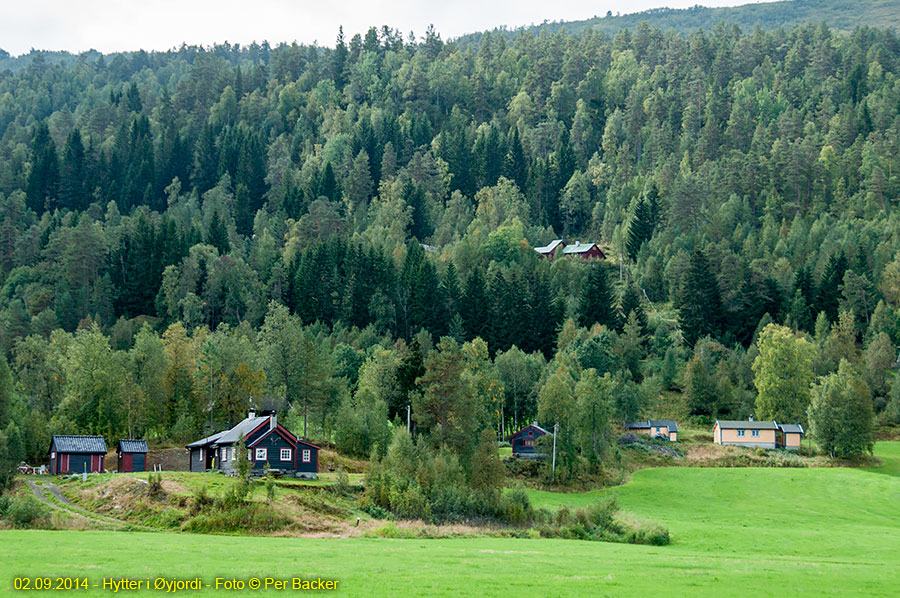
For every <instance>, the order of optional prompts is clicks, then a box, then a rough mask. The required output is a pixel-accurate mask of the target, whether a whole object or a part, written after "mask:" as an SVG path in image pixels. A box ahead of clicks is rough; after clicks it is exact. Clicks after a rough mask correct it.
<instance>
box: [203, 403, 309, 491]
mask: <svg viewBox="0 0 900 598" xmlns="http://www.w3.org/2000/svg"><path fill="white" fill-rule="evenodd" d="M242 439H243V442H244V445H245V446H246V447H247V459H248V460H249V461H250V462H251V463H252V468H251V475H262V473H263V470H264V469H265V466H266V464H267V463H268V464H269V469H270V470H271V471H272V472H274V473H276V474H278V475H283V476H289V477H303V478H313V479H315V478H317V477H318V472H319V447H317V446H316V445H314V444H311V443H309V442H307V441H305V440H301V439H299V438H297V437H296V436H295V435H294V434H292V433H291V432H290V431H288V430H287V429H286V428H285V427H284V426H282V425H281V424H279V423H278V418H277V414H276V413H275V412H274V411H264V412H262V413H261V414H260V415H256V413H255V412H253V411H251V412H250V413H249V414H248V415H247V417H246V418H245V419H244V420H243V421H241V422H240V423H238V424H237V425H236V426H234V427H233V428H230V429H228V430H223V431H222V432H218V433H217V434H213V435H212V436H207V437H206V438H203V439H201V440H198V441H196V442H192V443H191V444H189V445H187V446H186V447H185V448H186V449H187V450H188V455H189V458H190V470H191V471H209V470H212V471H219V472H222V473H225V474H228V475H235V474H236V473H237V454H238V445H239V443H240V442H241V440H242Z"/></svg>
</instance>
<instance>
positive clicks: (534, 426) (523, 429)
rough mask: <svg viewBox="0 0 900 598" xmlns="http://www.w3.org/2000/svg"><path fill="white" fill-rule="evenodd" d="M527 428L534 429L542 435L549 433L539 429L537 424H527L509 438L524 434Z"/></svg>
mask: <svg viewBox="0 0 900 598" xmlns="http://www.w3.org/2000/svg"><path fill="white" fill-rule="evenodd" d="M528 428H534V429H535V430H538V431H539V432H542V433H544V434H550V432H548V431H547V430H545V429H544V428H542V427H540V426H539V425H537V424H528V425H527V426H524V427H522V429H521V430H519V431H518V432H516V433H515V434H513V435H512V436H510V438H514V437H516V436H518V435H519V434H521V433H522V432H524V431H525V430H527V429H528Z"/></svg>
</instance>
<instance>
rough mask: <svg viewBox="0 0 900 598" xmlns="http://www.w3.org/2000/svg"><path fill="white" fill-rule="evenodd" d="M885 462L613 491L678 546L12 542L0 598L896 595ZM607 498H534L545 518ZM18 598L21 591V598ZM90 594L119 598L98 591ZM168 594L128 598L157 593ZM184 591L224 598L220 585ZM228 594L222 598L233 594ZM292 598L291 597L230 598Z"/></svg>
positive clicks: (42, 536)
mask: <svg viewBox="0 0 900 598" xmlns="http://www.w3.org/2000/svg"><path fill="white" fill-rule="evenodd" d="M876 454H877V455H879V456H880V457H881V458H882V459H883V461H884V465H883V466H882V467H880V468H871V469H869V470H861V469H848V468H812V469H774V468H759V469H756V468H733V469H724V468H723V469H713V468H705V469H701V468H684V467H681V468H661V469H648V470H642V471H638V472H636V473H635V474H634V475H633V477H632V480H631V481H630V482H629V483H628V484H626V485H625V486H622V487H619V488H616V489H614V491H615V492H616V494H617V496H618V497H619V502H620V504H621V506H622V507H623V508H624V509H625V510H626V511H628V512H629V513H630V514H632V515H633V516H634V517H637V518H643V519H648V520H653V521H658V522H660V523H663V524H665V525H666V526H668V527H669V529H670V531H671V533H672V536H673V544H672V545H670V546H665V547H650V546H632V545H623V544H606V543H598V542H583V541H567V540H543V539H537V540H524V539H523V540H516V539H496V538H475V539H447V540H386V539H296V538H261V537H234V536H200V535H186V534H179V535H176V534H164V533H124V532H95V531H91V532H53V531H4V532H0V593H4V594H5V593H6V592H3V591H2V590H5V589H7V590H8V589H12V583H13V577H14V576H15V575H30V576H36V575H42V576H43V575H47V576H58V575H71V576H79V575H80V576H85V575H86V576H88V577H89V578H90V580H91V583H98V582H101V581H102V578H103V577H104V576H115V577H118V576H129V577H132V578H141V579H143V578H146V577H148V576H151V577H152V576H156V575H161V576H165V577H168V578H171V577H179V578H193V577H196V576H201V577H202V578H203V579H204V581H205V582H207V583H211V582H212V580H213V579H214V578H215V577H216V576H226V577H229V578H231V577H236V578H243V579H247V578H249V577H252V576H267V575H268V576H275V577H282V578H284V577H292V576H300V577H304V578H308V577H316V576H318V577H322V578H334V579H338V580H340V585H339V586H338V587H339V589H338V591H337V593H338V594H340V595H346V596H395V595H404V596H455V595H458V594H471V595H476V596H501V595H503V596H506V595H509V594H513V593H533V592H535V591H536V590H535V589H536V588H539V593H540V595H542V596H576V595H579V596H580V595H584V596H633V595H638V594H645V593H647V594H656V593H664V594H665V595H667V596H735V595H742V594H744V595H752V596H776V595H778V596H784V595H787V596H822V595H830V596H835V595H836V596H896V595H897V590H896V584H895V580H894V579H893V577H894V574H893V573H892V572H896V564H897V562H900V509H898V502H900V443H882V444H879V445H878V446H877V450H876ZM606 492H608V491H604V492H599V493H586V494H558V493H549V492H536V491H532V492H531V495H532V498H533V499H534V501H535V503H536V504H538V505H540V506H544V507H556V506H560V505H578V504H586V503H588V502H590V501H592V500H593V499H594V498H596V497H597V496H599V495H602V494H605V493H606ZM9 593H10V594H11V592H9ZM77 594H78V595H80V596H108V595H112V593H111V592H109V591H106V592H104V591H103V590H102V589H100V588H97V589H94V588H91V589H89V590H88V591H87V592H78V593H77ZM154 594H158V592H149V593H148V592H129V593H128V595H131V596H149V595H154ZM186 595H210V596H212V595H218V593H216V592H215V591H214V590H213V589H209V590H206V591H204V592H201V593H194V594H186ZM223 595H226V594H225V593H223ZM227 595H235V596H241V595H246V596H275V595H285V592H284V591H281V592H279V591H270V592H255V591H248V590H245V591H244V592H235V593H227Z"/></svg>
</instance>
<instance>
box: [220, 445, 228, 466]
mask: <svg viewBox="0 0 900 598" xmlns="http://www.w3.org/2000/svg"><path fill="white" fill-rule="evenodd" d="M219 456H220V458H221V460H222V463H224V462H225V461H228V447H227V446H223V447H222V454H221V455H219Z"/></svg>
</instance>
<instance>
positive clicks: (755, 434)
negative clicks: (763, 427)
mask: <svg viewBox="0 0 900 598" xmlns="http://www.w3.org/2000/svg"><path fill="white" fill-rule="evenodd" d="M750 436H753V437H754V438H759V430H750Z"/></svg>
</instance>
